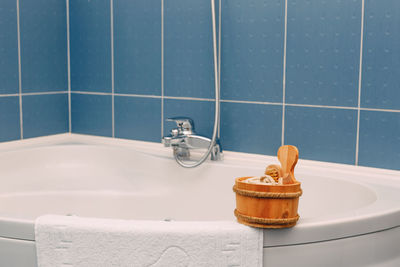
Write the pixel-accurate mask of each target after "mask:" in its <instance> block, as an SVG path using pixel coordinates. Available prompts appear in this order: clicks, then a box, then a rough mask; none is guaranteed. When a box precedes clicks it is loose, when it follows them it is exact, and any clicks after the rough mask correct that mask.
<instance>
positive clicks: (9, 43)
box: [0, 0, 18, 94]
mask: <svg viewBox="0 0 400 267" xmlns="http://www.w3.org/2000/svg"><path fill="white" fill-rule="evenodd" d="M16 8H17V6H16V2H15V1H14V0H4V1H1V3H0V59H1V60H0V93H1V94H16V93H17V92H18V35H17V11H16V10H17V9H16Z"/></svg>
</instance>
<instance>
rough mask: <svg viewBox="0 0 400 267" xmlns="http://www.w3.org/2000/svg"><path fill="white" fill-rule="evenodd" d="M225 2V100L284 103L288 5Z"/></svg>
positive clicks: (222, 77)
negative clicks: (285, 34)
mask: <svg viewBox="0 0 400 267" xmlns="http://www.w3.org/2000/svg"><path fill="white" fill-rule="evenodd" d="M222 2H223V5H222V11H223V15H222V36H223V38H222V43H221V45H222V49H221V51H222V55H221V58H222V60H221V64H222V66H221V87H222V90H221V95H222V98H223V99H230V100H253V101H268V102H282V81H283V45H284V28H285V27H284V26H285V2H284V1H281V0H272V1H243V0H224V1H222ZM249 14H251V16H249Z"/></svg>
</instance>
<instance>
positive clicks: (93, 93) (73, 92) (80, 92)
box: [71, 91, 111, 95]
mask: <svg viewBox="0 0 400 267" xmlns="http://www.w3.org/2000/svg"><path fill="white" fill-rule="evenodd" d="M71 94H81V95H111V93H104V92H86V91H71Z"/></svg>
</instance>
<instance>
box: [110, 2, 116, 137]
mask: <svg viewBox="0 0 400 267" xmlns="http://www.w3.org/2000/svg"><path fill="white" fill-rule="evenodd" d="M110 25H111V128H112V137H115V107H114V1H113V0H110Z"/></svg>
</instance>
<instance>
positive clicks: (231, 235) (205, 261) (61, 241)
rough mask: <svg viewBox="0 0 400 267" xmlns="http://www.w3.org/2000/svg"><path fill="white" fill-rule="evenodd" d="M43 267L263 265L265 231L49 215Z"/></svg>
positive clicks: (42, 240) (44, 222) (41, 228)
mask: <svg viewBox="0 0 400 267" xmlns="http://www.w3.org/2000/svg"><path fill="white" fill-rule="evenodd" d="M35 239H36V252H37V259H38V266H39V267H47V266H49V267H57V266H64V267H67V266H68V267H72V266H73V267H78V266H84V267H90V266H96V267H101V266H107V267H109V266H118V267H120V266H121V267H122V266H130V267H131V266H146V267H148V266H152V267H161V266H163V267H184V266H185V267H187V266H190V267H200V266H205V267H211V266H231V267H233V266H235V267H236V266H241V267H260V266H262V247H263V232H262V230H261V229H256V228H251V227H246V226H244V225H241V224H238V223H236V222H233V221H216V222H183V221H182V222H178V221H172V222H166V221H133V220H132V221H129V220H114V219H97V218H80V217H76V216H57V215H45V216H41V217H39V218H38V219H37V220H36V224H35Z"/></svg>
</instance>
